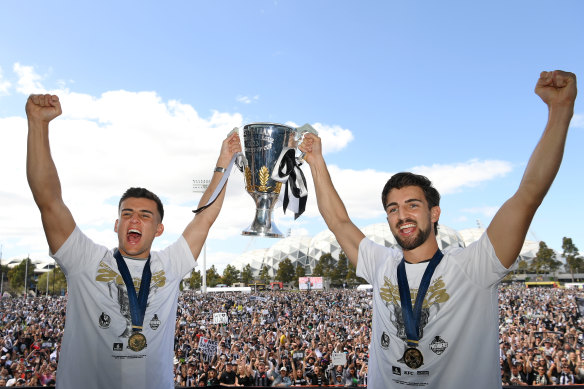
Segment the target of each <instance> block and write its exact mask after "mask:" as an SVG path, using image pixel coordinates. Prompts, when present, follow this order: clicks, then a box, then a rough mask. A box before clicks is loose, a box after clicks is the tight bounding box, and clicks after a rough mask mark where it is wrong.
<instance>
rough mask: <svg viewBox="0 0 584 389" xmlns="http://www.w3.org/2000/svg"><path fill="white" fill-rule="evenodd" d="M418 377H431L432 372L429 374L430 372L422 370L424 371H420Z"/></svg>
mask: <svg viewBox="0 0 584 389" xmlns="http://www.w3.org/2000/svg"><path fill="white" fill-rule="evenodd" d="M418 375H425V376H429V375H430V372H429V371H427V370H422V371H419V372H418Z"/></svg>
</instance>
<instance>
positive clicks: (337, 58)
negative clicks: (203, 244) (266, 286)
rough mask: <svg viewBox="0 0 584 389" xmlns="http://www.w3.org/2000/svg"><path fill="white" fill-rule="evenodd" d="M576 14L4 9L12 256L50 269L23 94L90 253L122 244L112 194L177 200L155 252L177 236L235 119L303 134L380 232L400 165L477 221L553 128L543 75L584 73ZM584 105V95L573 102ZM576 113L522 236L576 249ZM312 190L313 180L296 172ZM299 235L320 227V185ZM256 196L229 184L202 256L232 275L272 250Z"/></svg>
mask: <svg viewBox="0 0 584 389" xmlns="http://www.w3.org/2000/svg"><path fill="white" fill-rule="evenodd" d="M582 15H584V3H583V2H582V1H579V0H573V1H558V2H554V3H550V2H545V1H498V0H497V1H489V2H480V3H477V2H463V1H446V2H431V1H403V2H396V1H364V2H354V1H205V2H203V1H169V2H164V3H161V2H133V1H128V2H113V1H102V2H91V3H86V2H73V1H57V2H51V3H46V2H33V3H30V2H28V3H26V4H25V3H22V2H16V1H10V2H9V1H4V2H1V3H0V172H1V175H0V177H1V181H0V207H1V212H0V214H1V215H2V216H0V245H2V258H3V259H10V258H15V257H16V258H19V257H25V256H27V255H30V256H31V257H32V258H37V259H45V258H48V248H47V246H46V242H45V241H44V235H43V232H42V228H41V223H40V218H39V214H38V211H37V209H36V207H35V205H34V203H33V201H32V196H31V195H30V191H29V189H28V186H27V184H26V177H25V154H26V121H25V116H24V104H25V101H26V97H27V95H28V94H30V93H38V92H50V93H56V94H58V95H59V96H60V97H61V99H62V102H63V109H64V114H63V116H62V117H60V118H59V119H57V120H56V121H55V122H54V123H53V125H52V130H51V141H52V151H53V155H54V158H55V161H56V163H57V167H58V169H59V173H60V176H61V181H62V185H63V190H64V197H65V201H66V202H67V204H68V205H69V207H70V208H71V210H72V212H73V215H74V217H75V219H76V221H77V223H78V224H79V225H80V226H81V228H82V229H83V230H84V231H86V232H87V233H88V234H89V235H90V236H91V237H92V238H93V239H94V240H95V241H97V242H100V243H103V244H106V245H107V246H109V247H113V246H115V245H116V237H115V234H114V232H113V223H114V221H115V218H116V205H117V199H118V198H119V196H120V195H121V194H122V193H123V192H124V190H125V189H126V188H127V187H129V186H132V185H140V186H145V187H148V188H150V189H152V190H153V191H155V192H156V193H158V194H159V195H160V196H161V197H162V198H163V200H164V201H165V203H166V209H167V217H166V218H165V219H166V220H165V227H166V232H165V234H164V235H163V236H162V237H161V238H159V239H158V240H157V241H155V247H157V248H160V247H163V246H164V245H165V244H168V243H169V242H171V241H173V240H174V239H176V237H177V236H178V235H179V234H180V233H181V232H182V230H183V229H184V227H185V226H186V224H187V223H188V221H189V220H190V218H191V217H192V216H191V215H192V214H191V213H190V210H191V209H192V208H193V207H194V206H195V205H196V203H197V202H198V199H199V196H200V195H198V194H196V193H193V192H192V184H191V181H192V179H193V178H208V177H209V176H210V175H211V172H212V169H213V167H214V165H215V161H216V158H217V155H218V151H219V147H220V144H221V140H222V139H223V138H224V137H225V135H226V134H227V133H228V132H229V130H231V129H232V128H233V127H234V126H241V125H242V124H246V123H251V122H258V121H270V122H282V123H294V124H297V125H302V124H304V123H311V124H312V125H313V126H315V127H316V128H317V129H318V130H319V131H320V133H321V135H322V138H323V142H324V143H325V146H324V147H325V153H326V155H325V158H326V160H327V162H328V164H329V166H330V170H331V174H332V175H333V181H334V182H335V185H336V186H337V189H338V191H339V193H340V194H341V197H342V198H343V200H344V201H345V203H346V205H347V208H348V210H349V213H350V215H351V216H352V218H353V220H354V222H355V223H356V224H357V225H359V226H366V225H369V224H373V223H380V222H385V218H384V213H383V210H382V209H381V205H380V199H379V198H380V192H381V189H382V187H383V185H384V183H385V181H386V180H387V179H388V178H389V177H390V175H391V174H392V173H395V172H398V171H415V172H419V173H423V174H426V175H427V176H428V177H429V178H430V179H432V180H433V181H434V182H435V184H436V186H437V187H438V189H439V190H440V191H441V193H442V196H443V198H442V204H441V206H442V216H441V220H440V221H441V223H442V224H444V225H446V226H449V227H452V228H455V229H458V230H461V229H466V228H474V227H476V226H477V220H478V221H480V223H481V224H482V225H484V226H487V225H488V223H489V222H490V220H491V218H492V216H493V214H494V212H495V211H496V209H498V207H500V206H501V204H502V203H503V202H504V201H505V200H506V199H507V198H508V197H509V196H511V194H512V193H513V192H514V191H515V189H516V188H517V185H518V184H519V181H520V179H521V176H522V174H523V169H524V167H525V164H526V162H527V159H528V158H529V155H530V153H531V151H532V150H533V148H534V146H535V144H536V142H537V140H538V139H539V137H540V135H541V132H542V130H543V128H544V126H545V122H546V118H547V108H546V106H545V105H544V104H543V103H542V102H541V101H540V100H539V98H538V97H537V96H536V95H535V94H534V93H533V89H534V86H535V82H536V80H537V78H538V76H539V73H540V72H541V71H542V70H553V69H564V70H569V71H572V72H574V73H576V74H577V75H578V76H580V77H581V78H582V77H584V76H583V75H584V71H583V70H584V51H583V50H582V42H583V38H584V27H583V24H582ZM581 94H582V93H581ZM581 100H582V97H580V101H577V103H576V110H575V113H576V115H575V118H574V119H573V121H572V128H571V130H570V134H569V137H568V143H567V146H566V152H565V157H564V162H563V165H562V168H561V170H560V173H559V174H558V176H557V178H556V181H555V183H554V185H553V186H552V189H551V190H550V192H549V193H548V196H547V198H546V200H545V201H544V203H543V205H542V206H541V208H540V210H539V211H538V213H537V215H536V217H535V219H534V221H533V223H532V228H531V231H530V233H529V235H528V239H530V240H543V241H545V242H546V243H547V244H548V246H551V247H553V248H555V249H556V250H560V251H561V242H562V237H564V236H568V237H571V238H572V239H573V240H574V243H575V244H576V245H577V246H578V247H580V248H581V249H582V248H584V232H583V230H582V227H581V220H582V217H583V216H584V212H583V207H582V206H581V200H580V198H581V196H580V193H581V192H582V189H583V188H582V179H581V176H582V175H581V166H582V162H583V159H582V156H581V150H582V145H583V144H584V142H583V141H584V139H583V138H584V108H583V106H582V103H581ZM304 171H305V173H306V174H307V176H308V178H309V180H311V177H310V174H309V169H308V167H307V166H305V167H304ZM310 189H311V194H310V195H311V197H309V204H308V208H307V212H306V214H305V215H303V216H302V217H301V218H300V219H298V220H297V221H293V220H292V218H291V217H290V216H289V215H286V216H285V215H283V213H282V210H281V208H278V209H277V210H276V211H275V212H274V213H275V218H276V224H277V225H278V226H279V227H280V229H281V230H283V231H288V230H291V233H292V234H295V235H302V234H310V235H314V234H316V233H318V232H320V231H322V230H324V229H325V228H326V226H325V224H324V223H323V221H322V219H321V218H320V216H319V215H318V210H317V208H316V201H315V198H314V191H313V190H312V187H311V188H310ZM253 212H254V210H253V201H252V199H251V197H249V195H248V194H247V193H246V192H245V191H244V188H243V178H242V177H241V174H240V173H239V172H238V171H234V172H233V174H232V177H231V179H230V181H229V185H228V193H227V199H226V202H225V205H224V209H223V210H222V214H221V215H220V217H219V219H218V220H217V222H216V225H215V226H214V227H213V229H212V231H211V235H210V237H209V240H208V248H207V258H208V259H207V261H208V263H209V264H215V265H216V266H217V267H218V268H219V269H223V268H224V267H225V265H226V264H228V263H230V262H231V261H233V259H234V258H236V257H237V256H238V255H240V254H242V253H243V252H246V251H248V250H251V249H256V248H263V247H269V246H270V245H272V244H274V243H275V240H273V239H260V238H255V239H252V238H249V237H242V236H240V235H239V233H240V231H241V230H242V229H244V228H245V227H247V225H248V224H249V223H250V222H251V220H252V218H253Z"/></svg>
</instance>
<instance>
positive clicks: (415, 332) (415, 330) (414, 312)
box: [397, 250, 444, 347]
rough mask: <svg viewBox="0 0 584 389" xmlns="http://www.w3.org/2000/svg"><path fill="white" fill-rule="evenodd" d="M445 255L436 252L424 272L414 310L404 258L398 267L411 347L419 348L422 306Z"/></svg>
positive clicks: (405, 322)
mask: <svg viewBox="0 0 584 389" xmlns="http://www.w3.org/2000/svg"><path fill="white" fill-rule="evenodd" d="M443 256H444V254H442V252H441V251H440V250H436V254H434V256H433V257H432V259H431V260H430V263H429V264H428V267H426V270H425V271H424V275H423V276H422V281H421V282H420V287H419V288H418V294H417V296H416V302H415V304H414V308H413V309H412V297H411V295H410V286H409V284H408V277H407V275H406V260H405V258H402V260H401V262H400V264H399V265H398V266H397V284H398V287H399V297H400V300H401V306H402V313H403V318H404V325H405V329H406V336H407V343H408V346H410V347H417V346H418V340H420V318H421V316H422V305H423V303H424V297H425V296H426V292H427V291H428V287H429V286H430V280H431V279H432V274H434V270H436V267H437V266H438V264H439V263H440V261H441V260H442V257H443Z"/></svg>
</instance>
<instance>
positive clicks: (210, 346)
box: [199, 336, 217, 361]
mask: <svg viewBox="0 0 584 389" xmlns="http://www.w3.org/2000/svg"><path fill="white" fill-rule="evenodd" d="M199 351H200V352H202V353H203V355H204V356H205V359H206V360H209V361H210V360H211V359H212V358H213V356H214V355H215V354H217V341H216V340H211V339H209V338H205V337H203V336H201V338H200V339H199Z"/></svg>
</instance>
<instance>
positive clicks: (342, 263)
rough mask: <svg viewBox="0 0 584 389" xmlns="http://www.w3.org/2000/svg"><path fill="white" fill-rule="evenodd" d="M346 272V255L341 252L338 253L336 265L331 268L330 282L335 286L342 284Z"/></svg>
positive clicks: (344, 280)
mask: <svg viewBox="0 0 584 389" xmlns="http://www.w3.org/2000/svg"><path fill="white" fill-rule="evenodd" d="M347 274H348V268H347V256H346V255H345V254H344V253H341V255H339V260H338V262H337V265H336V266H335V267H334V268H333V269H332V272H331V275H330V277H331V284H332V285H335V286H343V284H344V283H345V282H346V279H347Z"/></svg>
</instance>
